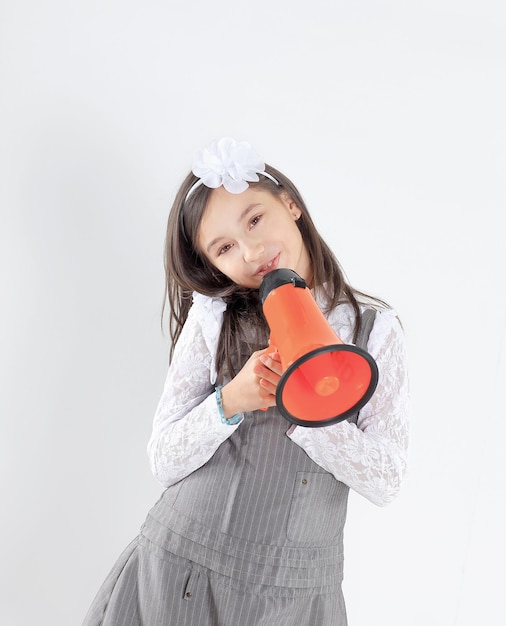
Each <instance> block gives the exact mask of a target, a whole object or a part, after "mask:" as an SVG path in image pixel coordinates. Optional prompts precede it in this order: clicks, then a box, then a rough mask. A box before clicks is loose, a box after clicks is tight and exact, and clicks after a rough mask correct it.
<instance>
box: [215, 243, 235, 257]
mask: <svg viewBox="0 0 506 626" xmlns="http://www.w3.org/2000/svg"><path fill="white" fill-rule="evenodd" d="M231 247H232V246H231V245H230V244H229V243H227V244H226V245H225V246H223V247H221V248H220V249H219V250H218V256H220V255H222V254H225V252H228V251H229V250H230V248H231Z"/></svg>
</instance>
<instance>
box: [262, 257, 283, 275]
mask: <svg viewBox="0 0 506 626" xmlns="http://www.w3.org/2000/svg"><path fill="white" fill-rule="evenodd" d="M278 261H279V254H277V255H276V256H275V257H274V258H273V259H271V260H270V261H269V262H268V263H266V264H265V265H261V266H260V267H259V268H258V270H257V273H256V275H257V276H265V275H266V274H268V273H269V272H271V271H272V270H275V269H276V267H277V265H278Z"/></svg>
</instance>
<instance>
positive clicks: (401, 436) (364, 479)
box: [288, 310, 409, 506]
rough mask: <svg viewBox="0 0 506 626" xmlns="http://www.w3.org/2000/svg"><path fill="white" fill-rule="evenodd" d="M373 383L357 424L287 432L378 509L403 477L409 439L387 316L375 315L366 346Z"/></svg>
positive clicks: (404, 388) (402, 370)
mask: <svg viewBox="0 0 506 626" xmlns="http://www.w3.org/2000/svg"><path fill="white" fill-rule="evenodd" d="M368 351H369V352H370V353H371V355H372V356H373V357H374V358H375V359H376V362H377V364H378V369H379V382H378V386H377V388H376V391H375V393H374V395H373V397H372V398H371V400H370V401H369V402H368V403H367V404H366V405H365V406H364V407H363V408H362V410H361V411H360V414H359V419H358V423H357V425H355V424H351V423H349V422H347V421H344V422H339V423H338V424H333V425H331V426H327V427H324V428H304V427H301V426H297V427H292V428H291V429H290V430H289V431H288V436H289V437H290V438H291V439H292V441H294V442H295V443H297V444H298V445H300V446H301V447H302V448H303V449H304V450H305V451H306V452H307V454H308V455H309V456H310V457H311V459H313V461H315V463H317V464H318V465H320V466H321V467H323V468H324V469H326V470H327V471H328V472H330V473H331V474H333V475H334V476H335V478H337V479H338V480H340V481H342V482H344V483H345V484H347V485H348V486H349V487H350V488H352V489H353V490H354V491H356V492H358V493H360V494H361V495H363V496H364V497H366V498H367V499H368V500H370V501H371V502H373V503H374V504H377V505H379V506H383V505H385V504H388V503H389V502H390V501H392V500H393V499H394V498H395V497H396V495H397V494H398V491H399V488H400V486H401V482H402V480H403V478H404V476H405V472H406V464H407V452H408V439H409V383H408V376H407V371H406V354H405V347H404V334H403V331H402V327H401V325H400V323H399V321H398V319H397V317H396V315H395V312H393V311H391V310H390V311H382V312H378V313H377V315H376V320H375V324H374V327H373V329H372V332H371V335H370V337H369V342H368Z"/></svg>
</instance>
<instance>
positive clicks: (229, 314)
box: [162, 165, 387, 380]
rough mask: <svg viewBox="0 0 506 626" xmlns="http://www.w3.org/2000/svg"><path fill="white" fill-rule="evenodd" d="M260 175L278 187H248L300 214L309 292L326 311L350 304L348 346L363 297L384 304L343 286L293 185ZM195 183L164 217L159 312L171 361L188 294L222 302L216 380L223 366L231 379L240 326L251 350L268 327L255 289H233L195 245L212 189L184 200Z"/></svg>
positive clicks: (188, 181)
mask: <svg viewBox="0 0 506 626" xmlns="http://www.w3.org/2000/svg"><path fill="white" fill-rule="evenodd" d="M265 171H266V172H267V173H268V174H270V175H271V176H273V177H274V178H275V179H276V180H277V181H278V182H279V185H276V183H275V182H273V181H272V180H270V179H269V178H267V177H264V176H260V181H259V182H257V183H250V185H251V187H255V188H259V189H263V190H266V191H269V192H270V193H272V194H273V195H275V196H278V195H280V194H281V193H282V192H283V191H286V192H288V194H289V195H290V196H291V197H292V199H293V200H294V201H295V203H296V204H297V206H298V207H299V208H300V209H301V211H302V213H301V216H300V218H299V219H298V220H297V221H296V222H295V223H296V224H297V226H298V228H299V230H300V232H301V235H302V239H303V241H304V243H305V245H306V248H307V250H308V253H309V257H310V260H311V265H312V271H313V288H314V289H315V290H318V292H319V295H321V296H323V301H324V302H325V312H328V311H330V310H331V309H333V308H334V307H335V306H337V305H338V304H339V303H342V302H349V303H350V304H351V306H352V307H353V310H354V312H355V327H354V338H353V341H356V338H357V336H358V333H359V331H360V323H361V320H360V308H359V302H360V301H361V300H362V298H365V299H367V300H372V301H374V302H376V303H377V304H378V305H379V306H387V305H386V304H385V303H384V302H383V301H381V300H378V299H377V298H374V297H372V296H369V295H367V294H365V293H362V292H360V291H358V290H356V289H354V288H353V287H352V286H351V285H350V284H348V283H347V281H346V279H345V276H344V272H343V270H342V268H341V266H340V264H339V262H338V260H337V258H336V257H335V255H334V253H333V252H332V250H331V249H330V248H329V246H328V245H327V244H326V242H325V241H324V240H323V238H322V237H321V235H320V234H319V232H318V231H317V229H316V227H315V225H314V222H313V220H312V219H311V216H310V214H309V211H308V209H307V206H306V203H305V202H304V200H303V198H302V196H301V194H300V193H299V191H298V190H297V188H296V187H295V185H294V184H293V183H292V182H291V181H290V180H289V179H288V178H287V177H286V176H285V175H284V174H282V173H281V172H280V171H279V170H277V169H275V168H273V167H272V166H270V165H266V167H265ZM197 180H198V179H197V177H196V176H195V175H194V174H192V173H190V174H188V175H187V176H186V178H185V180H184V181H183V183H182V185H181V187H180V189H179V191H178V193H177V195H176V198H175V200H174V204H173V205H172V208H171V211H170V214H169V219H168V223H167V233H166V238H165V275H166V283H165V299H164V309H165V305H166V304H167V303H168V305H169V310H170V318H169V328H170V337H171V340H172V345H171V353H170V355H171V358H172V354H173V351H174V347H175V345H176V342H177V340H178V338H179V336H180V334H181V331H182V329H183V326H184V323H185V321H186V318H187V316H188V311H189V309H190V306H191V303H192V294H193V292H194V291H197V292H199V293H201V294H204V295H206V296H211V297H221V298H223V300H224V301H225V302H226V304H227V309H226V311H225V314H224V318H223V325H222V329H221V334H220V340H219V342H218V348H217V354H216V368H217V372H218V380H220V379H221V377H222V375H223V370H224V367H225V366H226V368H227V369H228V371H229V374H230V376H234V375H235V373H236V372H235V371H234V365H233V359H232V357H233V355H236V354H237V353H238V351H239V346H240V343H241V341H242V340H245V334H244V327H245V324H244V322H247V323H249V326H250V327H253V328H254V329H256V331H257V332H256V339H255V340H254V341H253V344H251V340H250V342H249V343H250V348H251V351H253V350H258V349H260V348H262V347H265V345H266V338H267V336H268V327H267V323H266V321H265V318H264V316H263V314H262V307H261V302H260V297H259V293H258V289H249V288H245V287H241V286H239V285H236V284H235V283H233V282H232V281H231V280H230V279H229V278H228V277H227V276H225V275H224V274H223V273H221V272H220V271H219V270H217V269H216V268H215V267H214V266H213V265H212V264H211V263H210V262H209V261H208V260H207V259H206V257H205V256H204V255H203V254H201V253H200V252H199V249H198V247H197V245H196V241H197V235H198V229H199V226H200V221H201V219H202V216H203V214H204V211H205V209H206V206H207V202H208V200H209V196H210V193H211V192H212V189H209V188H208V187H206V186H205V185H203V184H202V185H200V186H197V188H196V189H195V190H193V191H192V192H191V193H190V194H189V197H188V198H187V197H186V196H187V195H188V191H189V190H190V189H191V187H192V186H193V185H194V184H195V183H196V182H197ZM162 315H163V313H162Z"/></svg>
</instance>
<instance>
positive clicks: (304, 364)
mask: <svg viewBox="0 0 506 626" xmlns="http://www.w3.org/2000/svg"><path fill="white" fill-rule="evenodd" d="M260 298H261V300H262V306H263V312H264V315H265V318H266V320H267V323H268V325H269V330H270V345H271V346H272V347H275V348H276V349H277V351H278V352H279V354H280V357H281V368H282V371H283V374H282V375H281V378H280V380H279V382H278V385H277V388H276V405H277V407H278V409H279V411H280V413H281V414H282V415H283V416H284V417H285V418H286V419H287V420H288V421H289V422H292V423H293V424H297V425H299V426H309V427H319V426H328V425H330V424H335V423H337V422H340V421H342V420H345V419H347V418H348V417H350V416H351V415H353V414H354V413H356V412H357V411H359V410H360V409H361V408H362V407H363V406H364V404H366V403H367V402H368V401H369V399H370V398H371V396H372V395H373V393H374V391H375V389H376V386H377V384H378V366H377V365H376V361H375V360H374V359H373V358H372V356H371V355H370V354H369V353H368V352H367V351H366V350H363V349H362V348H359V347H358V346H354V345H352V344H345V343H343V341H342V340H341V339H340V338H339V336H338V335H337V334H336V333H335V332H334V330H333V329H332V328H331V326H330V324H329V323H328V322H327V320H326V319H325V316H324V315H323V313H322V312H321V310H320V309H319V307H318V305H317V303H316V301H315V299H314V298H313V295H312V294H311V291H310V290H309V289H308V287H307V285H306V282H305V280H304V279H303V278H301V277H300V276H299V275H298V274H297V273H296V272H294V271H293V270H290V269H277V270H273V271H272V272H269V273H268V274H266V275H265V276H264V278H263V280H262V284H261V285H260Z"/></svg>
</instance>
